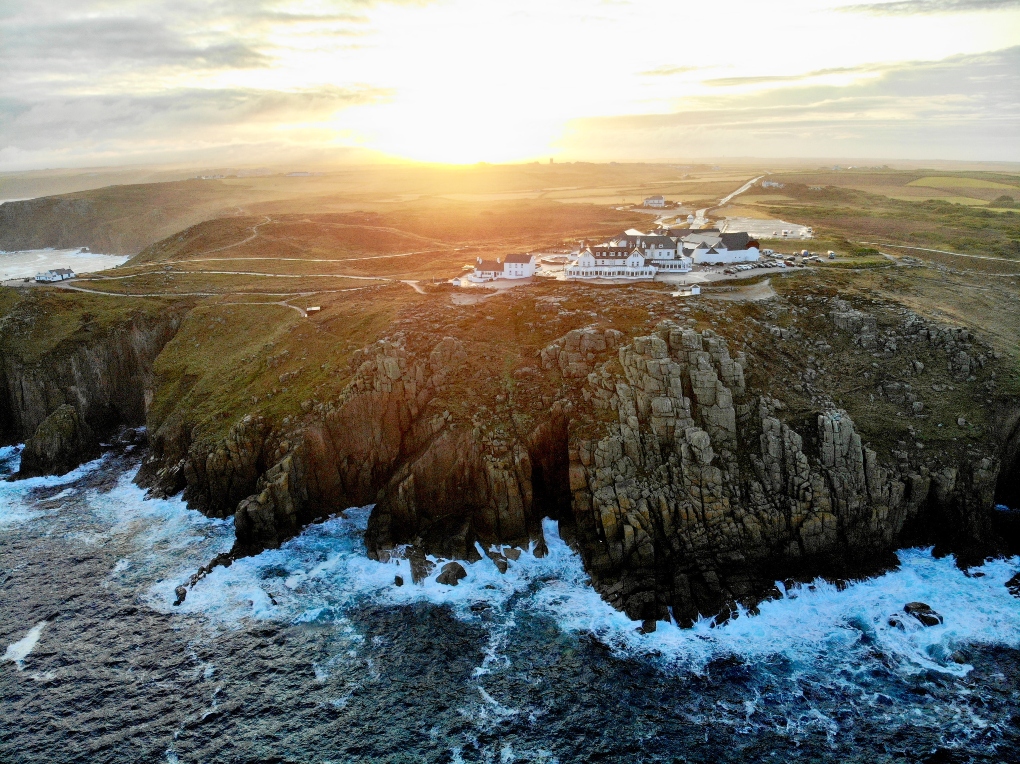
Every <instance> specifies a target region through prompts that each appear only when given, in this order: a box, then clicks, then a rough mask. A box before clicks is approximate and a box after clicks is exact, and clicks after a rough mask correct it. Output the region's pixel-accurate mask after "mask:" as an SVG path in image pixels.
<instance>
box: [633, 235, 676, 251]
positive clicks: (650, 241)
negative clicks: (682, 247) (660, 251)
mask: <svg viewBox="0 0 1020 764" xmlns="http://www.w3.org/2000/svg"><path fill="white" fill-rule="evenodd" d="M659 244H661V245H662V246H664V247H666V248H668V249H673V247H675V246H676V242H675V241H673V239H671V238H669V237H668V236H642V237H641V244H640V246H642V247H649V246H652V245H655V246H658V245H659Z"/></svg>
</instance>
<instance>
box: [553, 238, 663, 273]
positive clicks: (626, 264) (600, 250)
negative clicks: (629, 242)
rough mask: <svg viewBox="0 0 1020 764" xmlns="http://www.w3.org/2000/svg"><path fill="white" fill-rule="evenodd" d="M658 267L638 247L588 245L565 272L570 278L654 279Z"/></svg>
mask: <svg viewBox="0 0 1020 764" xmlns="http://www.w3.org/2000/svg"><path fill="white" fill-rule="evenodd" d="M655 271H656V268H655V266H654V265H651V264H650V263H648V262H647V260H646V259H645V256H644V254H643V253H642V252H641V250H640V249H639V248H637V247H633V248H629V247H621V246H611V245H610V246H601V247H586V248H585V249H583V250H581V254H580V255H578V258H577V262H574V263H571V264H570V265H568V266H567V267H566V268H565V269H564V272H565V273H566V277H567V278H568V279H653V278H655Z"/></svg>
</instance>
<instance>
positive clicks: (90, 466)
mask: <svg viewBox="0 0 1020 764" xmlns="http://www.w3.org/2000/svg"><path fill="white" fill-rule="evenodd" d="M21 448H22V447H21V446H8V447H5V448H2V449H0V462H4V461H6V467H7V469H10V470H11V472H12V473H13V472H16V471H17V470H18V467H19V464H20V452H21ZM104 463H105V458H103V457H100V458H99V459H94V460H93V461H91V462H87V463H85V464H83V465H81V466H80V467H78V468H77V469H74V470H71V471H70V472H68V473H67V474H66V475H58V476H52V475H50V476H45V477H33V478H25V479H24V480H13V481H8V480H0V528H3V527H5V526H12V525H20V524H22V523H26V522H29V521H31V520H36V519H39V518H42V517H45V516H46V515H48V514H50V511H49V510H45V511H40V510H37V509H33V508H32V507H31V504H30V502H29V501H28V500H27V499H26V497H27V495H28V493H29V492H30V491H32V490H34V489H38V488H54V487H56V486H61V485H67V484H70V483H74V482H75V481H77V480H80V479H81V478H83V477H85V476H87V475H88V474H90V473H92V472H94V471H96V470H98V469H100V468H101V467H102V466H103V465H104ZM65 494H66V492H61V493H59V494H57V495H56V496H54V497H51V498H61V497H63V496H64V495H65Z"/></svg>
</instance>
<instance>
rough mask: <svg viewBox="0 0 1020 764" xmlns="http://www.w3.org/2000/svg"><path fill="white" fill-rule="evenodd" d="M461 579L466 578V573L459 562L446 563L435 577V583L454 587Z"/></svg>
mask: <svg viewBox="0 0 1020 764" xmlns="http://www.w3.org/2000/svg"><path fill="white" fill-rule="evenodd" d="M462 578H467V571H466V570H464V566H463V565H461V564H460V563H459V562H448V563H446V565H444V566H443V569H442V571H441V572H440V573H439V575H438V576H436V583H440V584H446V585H447V586H456V585H457V582H458V581H460V580H461V579H462Z"/></svg>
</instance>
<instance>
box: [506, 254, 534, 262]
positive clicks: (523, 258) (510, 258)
mask: <svg viewBox="0 0 1020 764" xmlns="http://www.w3.org/2000/svg"><path fill="white" fill-rule="evenodd" d="M531 258H532V255H507V256H506V257H504V258H503V262H504V263H530V262H531Z"/></svg>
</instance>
